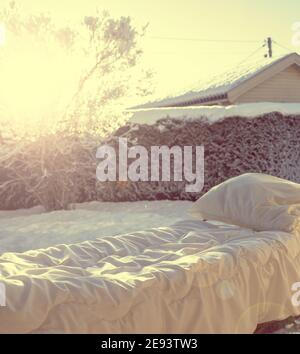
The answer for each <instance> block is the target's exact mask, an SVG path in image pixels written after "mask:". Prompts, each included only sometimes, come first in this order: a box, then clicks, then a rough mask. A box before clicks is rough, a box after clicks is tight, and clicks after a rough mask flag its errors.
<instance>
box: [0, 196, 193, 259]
mask: <svg viewBox="0 0 300 354" xmlns="http://www.w3.org/2000/svg"><path fill="white" fill-rule="evenodd" d="M191 205H192V202H187V201H141V202H123V203H110V202H103V203H101V202H90V203H82V204H76V205H75V206H74V209H73V210H60V211H53V212H50V213H46V212H44V210H43V208H42V207H35V208H31V209H27V210H26V209H20V210H16V211H0V254H1V253H3V252H11V251H12V252H24V251H27V250H32V249H38V248H46V247H49V246H54V245H57V244H62V243H64V244H70V243H77V242H82V241H85V240H94V239H96V238H97V237H102V236H108V235H116V234H120V233H127V232H132V231H138V230H144V229H147V228H152V227H159V226H169V225H171V224H173V223H175V222H177V221H179V220H183V219H187V218H189V216H188V213H187V210H188V209H189V208H190V206H191Z"/></svg>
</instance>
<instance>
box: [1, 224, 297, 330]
mask: <svg viewBox="0 0 300 354" xmlns="http://www.w3.org/2000/svg"><path fill="white" fill-rule="evenodd" d="M0 271H1V273H2V275H1V278H0V281H1V282H3V283H4V284H5V286H6V296H7V306H6V307H0V332H2V333H11V332H13V333H16V332H17V333H30V332H38V333H41V332H42V333H44V332H47V333H49V332H50V333H53V332H54V333H56V332H59V333H60V332H63V333H78V332H79V333H252V332H253V331H254V330H255V328H256V326H257V324H258V323H262V322H267V321H271V320H281V319H285V318H287V317H288V316H290V315H299V314H300V307H298V308H297V307H294V306H293V305H292V302H291V297H292V295H293V292H292V290H291V287H292V284H293V283H295V282H299V281H300V236H299V235H298V236H297V235H293V234H288V233H284V232H254V231H251V230H246V229H241V228H238V227H235V226H228V225H220V224H218V225H216V224H212V223H208V222H201V221H183V222H179V223H177V224H175V225H173V226H172V227H167V228H156V229H151V230H147V231H141V232H135V233H132V234H126V235H120V236H113V237H104V238H101V239H99V240H96V241H92V242H88V241H86V242H83V243H80V244H73V245H60V246H57V247H51V248H48V249H41V250H36V251H28V252H26V253H19V254H18V253H5V254H3V255H2V256H1V257H0Z"/></svg>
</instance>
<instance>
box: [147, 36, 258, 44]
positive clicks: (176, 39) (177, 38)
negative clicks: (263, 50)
mask: <svg viewBox="0 0 300 354" xmlns="http://www.w3.org/2000/svg"><path fill="white" fill-rule="evenodd" d="M148 38H150V39H159V40H170V41H192V42H213V43H259V42H260V41H257V40H244V39H206V38H196V37H194V38H192V37H190V38H189V37H154V36H152V37H148Z"/></svg>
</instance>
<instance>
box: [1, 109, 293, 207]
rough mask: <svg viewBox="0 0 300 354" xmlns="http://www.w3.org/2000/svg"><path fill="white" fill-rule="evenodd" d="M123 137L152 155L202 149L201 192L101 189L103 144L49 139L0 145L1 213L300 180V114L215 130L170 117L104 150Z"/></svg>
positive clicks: (168, 187)
mask: <svg viewBox="0 0 300 354" xmlns="http://www.w3.org/2000/svg"><path fill="white" fill-rule="evenodd" d="M121 136H122V137H126V138H128V141H129V144H132V145H134V144H139V145H142V146H145V147H146V148H149V149H150V147H151V146H153V145H168V146H174V145H179V146H186V145H189V146H190V145H204V148H205V187H204V190H203V191H202V192H201V193H200V194H199V193H196V194H195V193H194V194H191V193H187V192H186V191H185V184H184V182H130V181H129V182H105V183H99V182H97V181H96V166H97V163H99V161H97V160H96V150H97V147H98V146H99V145H100V144H101V140H100V139H97V138H95V137H91V136H85V137H78V136H65V135H54V136H51V135H50V136H47V137H43V138H40V139H39V140H37V141H22V142H17V143H16V142H13V141H12V142H9V143H3V142H2V143H1V142H0V147H1V150H0V209H16V208H21V207H22V208H24V207H31V206H33V205H37V204H42V205H44V206H45V207H46V208H47V209H48V210H53V209H61V208H66V207H67V206H68V204H69V203H75V202H84V201H90V200H102V201H134V200H161V199H173V200H175V199H185V200H195V199H196V198H198V197H199V195H201V194H202V193H204V192H206V191H207V190H209V189H210V188H211V187H212V186H214V185H216V184H218V183H220V182H222V181H224V180H226V179H228V178H230V177H233V176H237V175H240V174H242V173H245V172H264V173H268V174H272V175H274V176H279V177H282V178H286V179H290V180H292V181H296V182H300V116H298V115H293V116H292V115H290V116H288V115H282V114H281V113H268V114H264V115H261V116H258V117H256V118H253V119H248V118H244V117H238V116H237V117H229V118H226V119H224V120H222V121H216V122H214V123H210V124H209V123H207V122H205V120H202V119H200V118H199V119H193V120H188V119H185V120H182V119H174V118H173V119H171V118H165V119H162V120H159V121H157V122H156V123H154V124H152V125H147V124H138V123H128V124H127V125H125V126H123V127H122V128H120V129H119V130H118V131H116V132H115V134H114V135H113V136H111V137H110V138H109V139H108V140H107V141H106V144H110V145H115V146H117V142H118V137H121ZM102 143H103V142H102Z"/></svg>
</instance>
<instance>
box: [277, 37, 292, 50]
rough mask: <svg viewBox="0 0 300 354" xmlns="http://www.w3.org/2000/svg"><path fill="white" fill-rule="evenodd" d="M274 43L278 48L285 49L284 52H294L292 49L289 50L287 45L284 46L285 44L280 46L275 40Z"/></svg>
mask: <svg viewBox="0 0 300 354" xmlns="http://www.w3.org/2000/svg"><path fill="white" fill-rule="evenodd" d="M273 43H275V44H276V45H277V46H278V47H280V48H281V49H284V50H287V51H288V52H290V53H291V52H292V50H291V49H290V48H288V47H286V46H285V45H283V44H280V43H278V42H277V41H274V40H273Z"/></svg>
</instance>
